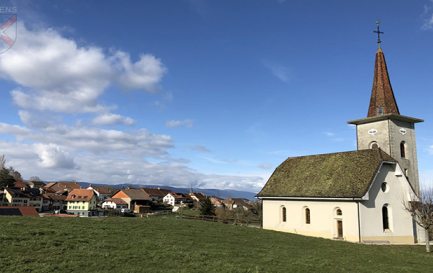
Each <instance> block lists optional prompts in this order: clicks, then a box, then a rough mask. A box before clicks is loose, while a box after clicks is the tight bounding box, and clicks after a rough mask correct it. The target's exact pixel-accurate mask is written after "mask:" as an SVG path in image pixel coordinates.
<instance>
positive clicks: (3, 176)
mask: <svg viewBox="0 0 433 273" xmlns="http://www.w3.org/2000/svg"><path fill="white" fill-rule="evenodd" d="M14 183H15V178H14V177H13V176H12V175H10V173H9V170H8V169H5V168H2V169H1V170H0V189H4V188H6V187H11V186H13V185H14Z"/></svg>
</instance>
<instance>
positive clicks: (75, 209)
mask: <svg viewBox="0 0 433 273" xmlns="http://www.w3.org/2000/svg"><path fill="white" fill-rule="evenodd" d="M66 201H67V202H68V204H67V213H69V214H75V215H79V216H93V215H95V214H96V213H95V210H96V194H95V192H94V191H93V190H87V189H73V190H72V191H71V192H70V193H69V194H68V196H67V197H66Z"/></svg>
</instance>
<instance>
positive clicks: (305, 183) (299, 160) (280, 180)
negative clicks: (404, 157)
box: [257, 149, 395, 198]
mask: <svg viewBox="0 0 433 273" xmlns="http://www.w3.org/2000/svg"><path fill="white" fill-rule="evenodd" d="M383 161H388V162H395V160H394V159H393V158H392V157H391V156H389V155H388V154H387V153H385V152H383V151H382V150H380V149H369V150H359V151H351V152H341V153H333V154H321V155H311V156H301V157H291V158H288V159H287V160H286V161H284V162H283V163H282V164H281V165H280V166H278V167H277V168H276V169H275V171H274V173H273V174H272V176H271V177H270V178H269V180H268V182H267V183H266V185H265V186H264V187H263V189H262V190H261V191H260V192H259V194H258V195H257V196H258V197H312V198H313V197H322V198H353V197H354V198H356V197H358V198H359V197H362V196H364V194H365V193H366V192H367V190H368V188H369V186H370V184H371V183H372V181H373V179H374V177H375V174H376V172H377V171H378V169H379V167H380V165H381V163H382V162H383Z"/></svg>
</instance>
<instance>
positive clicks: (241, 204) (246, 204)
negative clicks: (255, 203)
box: [223, 198, 252, 210]
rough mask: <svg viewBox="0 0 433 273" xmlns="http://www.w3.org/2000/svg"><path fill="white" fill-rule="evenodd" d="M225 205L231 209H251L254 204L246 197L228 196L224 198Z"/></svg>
mask: <svg viewBox="0 0 433 273" xmlns="http://www.w3.org/2000/svg"><path fill="white" fill-rule="evenodd" d="M223 203H224V206H225V207H226V208H227V209H229V210H234V209H243V210H251V208H252V205H251V204H250V201H249V200H248V199H245V198H228V199H225V200H223Z"/></svg>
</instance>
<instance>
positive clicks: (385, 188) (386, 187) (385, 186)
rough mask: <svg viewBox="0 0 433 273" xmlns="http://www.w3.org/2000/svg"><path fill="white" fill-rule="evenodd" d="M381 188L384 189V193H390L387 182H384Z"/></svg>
mask: <svg viewBox="0 0 433 273" xmlns="http://www.w3.org/2000/svg"><path fill="white" fill-rule="evenodd" d="M380 188H381V189H382V191H383V192H387V191H388V184H387V183H386V182H383V183H382V186H380Z"/></svg>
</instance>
